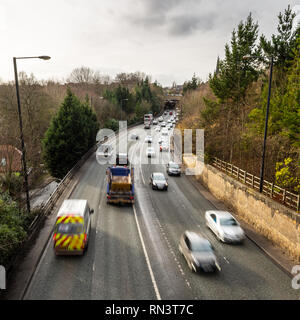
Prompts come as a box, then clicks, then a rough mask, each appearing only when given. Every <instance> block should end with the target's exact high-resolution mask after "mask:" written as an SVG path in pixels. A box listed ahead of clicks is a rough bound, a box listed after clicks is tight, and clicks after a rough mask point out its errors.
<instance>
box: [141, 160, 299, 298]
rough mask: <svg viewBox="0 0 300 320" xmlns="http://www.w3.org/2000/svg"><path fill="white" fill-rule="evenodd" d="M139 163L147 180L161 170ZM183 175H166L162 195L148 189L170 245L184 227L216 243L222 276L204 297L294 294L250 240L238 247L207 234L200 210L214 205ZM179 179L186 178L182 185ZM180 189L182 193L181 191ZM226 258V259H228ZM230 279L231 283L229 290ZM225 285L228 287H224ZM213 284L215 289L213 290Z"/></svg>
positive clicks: (177, 238) (250, 296) (284, 277)
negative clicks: (168, 236)
mask: <svg viewBox="0 0 300 320" xmlns="http://www.w3.org/2000/svg"><path fill="white" fill-rule="evenodd" d="M142 167H143V171H144V172H145V173H144V176H145V180H148V177H150V174H151V172H153V171H165V168H164V166H162V165H152V166H151V169H150V167H149V166H142ZM185 179H186V177H182V178H176V177H174V178H173V177H172V178H171V179H169V191H168V192H167V193H168V195H165V194H164V195H162V193H161V192H155V191H154V192H153V191H152V190H149V192H150V193H152V194H153V197H152V198H153V201H154V202H156V203H157V208H158V211H159V212H160V217H161V219H162V223H164V224H165V226H166V229H167V232H168V234H169V235H170V237H171V239H172V241H173V244H174V246H176V244H177V243H178V240H179V237H180V234H181V233H182V232H183V231H184V230H185V229H195V228H196V229H197V230H200V231H201V232H202V233H204V234H205V236H206V237H207V238H209V240H210V241H211V242H212V244H213V245H214V246H215V247H216V249H217V252H218V255H219V256H220V257H221V261H220V263H221V267H222V269H223V270H222V272H221V274H220V279H222V278H224V279H222V280H221V281H220V280H218V281H217V282H216V284H215V285H217V287H215V288H213V287H212V288H211V290H210V292H211V293H212V295H209V296H208V298H209V299H211V298H215V297H218V298H220V299H222V298H224V296H225V297H227V298H228V297H230V296H231V297H233V298H235V297H237V298H238V299H243V298H247V299H251V298H253V299H260V298H270V299H276V298H278V299H286V298H288V299H289V298H295V296H296V293H295V290H293V289H292V288H291V285H290V279H289V278H288V277H287V276H286V275H285V274H284V273H282V271H281V270H280V269H278V268H277V267H276V266H275V265H274V264H273V263H272V262H271V261H270V260H269V259H268V258H266V257H265V256H264V255H263V254H262V253H261V252H260V251H259V250H258V249H257V247H256V246H254V245H253V244H252V243H251V242H249V241H246V242H245V245H244V246H240V247H239V246H230V245H228V246H224V245H221V244H220V243H219V242H218V241H217V240H216V238H215V237H214V236H212V235H211V234H209V231H208V230H206V228H205V220H204V216H203V213H204V211H205V210H208V209H212V208H214V207H213V206H212V204H211V203H210V202H208V201H207V200H206V199H205V198H204V197H202V196H201V197H200V196H199V192H198V190H195V189H193V188H194V187H193V186H192V185H191V184H190V183H189V182H188V181H187V180H185ZM181 180H182V181H181ZM183 181H185V182H186V183H185V184H184V185H183V183H182V182H183ZM177 184H178V185H179V186H181V189H180V190H179V189H178V188H176V185H177ZM176 189H177V190H176ZM183 190H184V193H183V192H182V191H183ZM172 193H174V194H172ZM154 194H155V196H154ZM187 196H188V198H187ZM199 208H201V209H202V215H201V214H199ZM168 212H169V213H170V212H172V215H170V214H167V213H168ZM174 213H176V214H174ZM240 257H241V258H240ZM219 260H220V259H219ZM228 261H230V262H229V263H228ZM257 261H259V264H260V266H257ZM227 270H228V271H227ZM225 271H226V273H225ZM193 278H195V277H193ZM196 279H197V278H196ZM277 279H279V280H280V281H279V283H280V285H282V286H283V289H281V288H280V289H278V280H277ZM193 280H194V279H193ZM196 281H197V280H196ZM222 281H223V282H225V283H224V285H222ZM191 282H192V280H191ZM210 283H211V279H209V283H207V285H210ZM231 283H233V284H235V291H234V293H233V294H232V287H231ZM226 286H229V288H231V289H230V290H226V291H224V289H225V288H226ZM216 288H217V290H214V289H216Z"/></svg>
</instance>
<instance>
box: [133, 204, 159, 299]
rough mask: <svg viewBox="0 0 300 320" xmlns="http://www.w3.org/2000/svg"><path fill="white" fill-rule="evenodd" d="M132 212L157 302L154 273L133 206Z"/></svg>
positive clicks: (157, 293) (157, 292)
mask: <svg viewBox="0 0 300 320" xmlns="http://www.w3.org/2000/svg"><path fill="white" fill-rule="evenodd" d="M133 212H134V217H135V222H136V225H137V229H138V233H139V237H140V240H141V244H142V248H143V251H144V256H145V259H146V262H147V266H148V269H149V273H150V277H151V281H152V284H153V288H154V291H155V295H156V298H157V300H161V296H160V293H159V290H158V287H157V284H156V280H155V277H154V273H153V270H152V268H151V264H150V259H149V256H148V253H147V249H146V246H145V243H144V239H143V235H142V233H141V229H140V225H139V221H138V218H137V214H136V209H135V206H133Z"/></svg>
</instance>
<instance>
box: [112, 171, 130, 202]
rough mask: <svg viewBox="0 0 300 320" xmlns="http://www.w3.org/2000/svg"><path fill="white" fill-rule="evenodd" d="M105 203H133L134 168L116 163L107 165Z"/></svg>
mask: <svg viewBox="0 0 300 320" xmlns="http://www.w3.org/2000/svg"><path fill="white" fill-rule="evenodd" d="M106 175H107V197H106V200H107V203H131V204H133V203H134V169H133V167H127V166H121V165H116V166H112V167H108V168H107V171H106Z"/></svg>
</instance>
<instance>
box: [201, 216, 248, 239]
mask: <svg viewBox="0 0 300 320" xmlns="http://www.w3.org/2000/svg"><path fill="white" fill-rule="evenodd" d="M205 220H206V225H207V227H208V228H209V229H211V231H212V232H213V233H214V234H215V235H216V236H217V238H218V239H219V240H220V241H222V242H228V243H234V242H242V241H243V240H244V239H245V233H244V231H243V229H242V228H241V226H240V224H239V223H238V222H237V221H236V219H235V218H234V217H233V216H232V215H231V214H230V213H229V212H227V211H219V210H209V211H206V212H205Z"/></svg>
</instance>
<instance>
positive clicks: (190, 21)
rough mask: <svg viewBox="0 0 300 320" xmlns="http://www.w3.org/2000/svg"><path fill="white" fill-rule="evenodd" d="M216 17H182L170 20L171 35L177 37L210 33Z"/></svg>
mask: <svg viewBox="0 0 300 320" xmlns="http://www.w3.org/2000/svg"><path fill="white" fill-rule="evenodd" d="M215 19H216V15H215V14H213V13H207V14H206V15H200V16H197V15H181V16H177V17H173V18H172V19H170V26H169V33H170V34H171V35H175V36H177V35H178V36H184V35H189V34H191V33H193V32H195V31H198V30H201V31H208V30H211V29H212V28H213V27H214V24H215Z"/></svg>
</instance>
